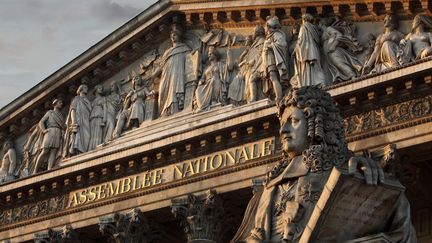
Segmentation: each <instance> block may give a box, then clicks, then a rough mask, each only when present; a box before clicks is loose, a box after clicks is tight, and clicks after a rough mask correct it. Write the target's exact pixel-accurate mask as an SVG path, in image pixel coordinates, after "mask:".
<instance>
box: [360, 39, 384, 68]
mask: <svg viewBox="0 0 432 243" xmlns="http://www.w3.org/2000/svg"><path fill="white" fill-rule="evenodd" d="M380 40H381V36H379V37H378V38H377V39H376V41H375V47H374V50H373V52H372V54H371V56H370V57H369V59H368V60H367V62H366V64H365V66H364V69H363V73H365V74H367V73H369V72H370V71H371V69H372V67H373V65H374V63H375V61H376V59H377V57H378V54H379V52H380V49H381V46H380V45H379V43H380Z"/></svg>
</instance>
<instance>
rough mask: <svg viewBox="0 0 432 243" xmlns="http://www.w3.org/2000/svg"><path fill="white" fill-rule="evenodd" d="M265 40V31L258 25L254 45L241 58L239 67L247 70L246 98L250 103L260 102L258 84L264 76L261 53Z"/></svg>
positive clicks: (254, 35)
mask: <svg viewBox="0 0 432 243" xmlns="http://www.w3.org/2000/svg"><path fill="white" fill-rule="evenodd" d="M264 40H265V30H264V28H263V27H262V26H261V25H257V26H256V27H255V29H254V34H253V42H252V44H251V45H250V47H249V48H247V49H246V50H245V51H244V52H243V53H242V54H241V56H240V63H239V66H240V67H244V68H245V96H246V101H247V102H248V103H250V102H254V101H257V100H258V94H259V93H258V83H259V80H262V76H263V75H262V56H261V53H262V50H263V45H264ZM230 88H231V87H230Z"/></svg>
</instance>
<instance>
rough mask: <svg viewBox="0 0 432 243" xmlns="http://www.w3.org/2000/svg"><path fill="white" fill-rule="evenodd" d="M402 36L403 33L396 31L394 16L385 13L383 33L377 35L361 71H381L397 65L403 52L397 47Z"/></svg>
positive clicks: (365, 72) (396, 25) (396, 24)
mask: <svg viewBox="0 0 432 243" xmlns="http://www.w3.org/2000/svg"><path fill="white" fill-rule="evenodd" d="M403 37H404V36H403V34H402V33H401V32H399V31H398V21H397V19H396V16H394V15H390V14H388V15H386V16H385V18H384V33H383V34H381V35H379V36H378V37H377V39H376V41H375V47H374V51H373V52H372V54H371V56H370V57H369V59H368V60H366V63H365V65H364V67H363V73H364V74H368V73H371V72H381V71H384V70H386V69H388V68H392V67H397V66H399V65H400V62H401V54H402V52H403V51H402V49H401V48H400V47H399V42H400V41H401V40H402V39H403Z"/></svg>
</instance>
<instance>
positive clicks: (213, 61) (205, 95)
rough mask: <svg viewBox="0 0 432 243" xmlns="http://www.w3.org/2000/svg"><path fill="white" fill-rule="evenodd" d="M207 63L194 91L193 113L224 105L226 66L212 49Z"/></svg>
mask: <svg viewBox="0 0 432 243" xmlns="http://www.w3.org/2000/svg"><path fill="white" fill-rule="evenodd" d="M209 61H210V63H209V65H208V67H207V68H206V69H205V70H204V73H203V75H202V76H201V79H200V81H199V83H198V87H197V89H196V91H195V102H194V103H195V109H194V110H195V111H204V110H208V109H210V106H211V105H213V104H218V103H220V104H224V103H225V100H226V96H227V88H226V83H225V77H226V66H225V64H224V63H222V62H221V61H220V54H219V53H218V52H217V50H216V49H214V48H210V50H209Z"/></svg>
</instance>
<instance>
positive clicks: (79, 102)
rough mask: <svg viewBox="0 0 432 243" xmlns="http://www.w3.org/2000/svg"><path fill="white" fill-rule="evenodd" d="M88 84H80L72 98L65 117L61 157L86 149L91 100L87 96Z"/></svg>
mask: <svg viewBox="0 0 432 243" xmlns="http://www.w3.org/2000/svg"><path fill="white" fill-rule="evenodd" d="M87 93H88V86H87V85H86V84H81V85H80V86H79V87H78V90H77V96H75V98H74V99H73V100H72V102H71V104H70V107H69V113H68V116H67V118H66V125H67V130H66V135H65V149H64V151H63V157H69V156H73V155H77V154H80V153H84V152H87V151H88V148H89V143H90V113H91V110H92V105H91V102H90V101H89V100H88V98H87Z"/></svg>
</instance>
